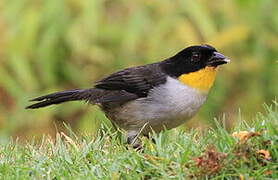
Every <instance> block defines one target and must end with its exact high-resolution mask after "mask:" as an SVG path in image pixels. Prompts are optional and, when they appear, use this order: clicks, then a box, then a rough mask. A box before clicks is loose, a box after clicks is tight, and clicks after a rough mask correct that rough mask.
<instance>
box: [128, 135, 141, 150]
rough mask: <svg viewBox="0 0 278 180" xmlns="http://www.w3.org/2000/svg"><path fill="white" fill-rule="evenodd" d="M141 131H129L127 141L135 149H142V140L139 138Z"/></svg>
mask: <svg viewBox="0 0 278 180" xmlns="http://www.w3.org/2000/svg"><path fill="white" fill-rule="evenodd" d="M138 136H139V132H138V131H128V133H127V143H128V144H130V145H132V147H133V148H134V149H138V150H139V149H141V148H142V147H141V142H140V140H139V139H138Z"/></svg>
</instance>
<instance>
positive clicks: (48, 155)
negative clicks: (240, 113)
mask: <svg viewBox="0 0 278 180" xmlns="http://www.w3.org/2000/svg"><path fill="white" fill-rule="evenodd" d="M265 109H266V113H264V115H263V114H261V113H259V114H257V116H256V118H255V119H254V121H253V122H252V123H251V124H249V125H247V124H246V123H244V122H243V120H240V118H239V121H238V124H237V126H236V127H235V129H234V130H233V131H237V132H238V131H248V132H249V135H250V137H248V138H246V140H245V141H244V140H242V141H240V140H239V139H238V138H236V137H233V136H232V135H231V133H230V132H227V131H226V130H225V129H224V128H222V127H221V126H220V124H221V123H217V124H218V127H217V128H216V129H207V130H205V131H199V130H197V129H196V130H192V131H190V132H184V131H181V130H177V129H176V130H170V131H165V132H162V133H160V134H157V135H154V140H155V142H156V143H155V144H154V143H153V142H152V141H151V140H148V139H146V138H142V143H143V150H142V151H135V150H134V149H132V148H128V146H127V145H126V144H125V140H124V136H123V135H122V134H121V133H119V132H113V131H112V130H111V129H107V128H105V127H104V126H103V127H102V128H101V129H100V130H99V131H98V133H97V135H94V136H90V135H84V136H80V137H77V136H76V135H75V134H73V133H72V132H71V131H69V132H68V133H67V135H65V134H64V133H60V134H57V136H56V139H55V140H51V139H50V138H48V137H45V138H43V139H42V141H41V142H40V143H29V144H27V145H22V144H19V143H17V142H16V141H12V142H10V143H8V144H6V145H2V146H1V147H0V178H1V179H161V178H162V179H190V178H196V179H208V178H211V179H239V178H240V177H241V178H242V177H244V178H245V179H251V178H253V179H266V178H270V179H277V178H278V173H277V168H278V163H277V160H278V143H277V142H278V129H277V127H278V103H277V102H274V103H273V105H271V106H266V108H265ZM233 131H232V132H233ZM259 150H265V151H267V152H269V153H270V157H267V155H266V154H265V155H263V154H259V153H258V151H259Z"/></svg>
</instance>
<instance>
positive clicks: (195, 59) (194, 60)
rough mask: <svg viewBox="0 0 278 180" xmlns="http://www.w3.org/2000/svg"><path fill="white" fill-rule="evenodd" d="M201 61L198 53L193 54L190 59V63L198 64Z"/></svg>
mask: <svg viewBox="0 0 278 180" xmlns="http://www.w3.org/2000/svg"><path fill="white" fill-rule="evenodd" d="M200 59H201V54H200V53H198V52H193V54H192V57H191V61H192V62H198V61H200Z"/></svg>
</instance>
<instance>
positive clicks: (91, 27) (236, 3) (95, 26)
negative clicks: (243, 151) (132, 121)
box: [0, 0, 278, 141]
mask: <svg viewBox="0 0 278 180" xmlns="http://www.w3.org/2000/svg"><path fill="white" fill-rule="evenodd" d="M202 43H208V44H211V45H213V46H215V47H216V48H217V49H218V50H219V51H220V52H222V53H223V54H225V55H226V56H228V57H230V59H231V60H232V63H230V64H229V65H226V66H222V68H221V69H220V71H219V74H218V78H217V80H216V84H215V86H214V87H213V89H212V91H211V93H210V96H209V98H208V101H207V102H206V103H205V105H204V106H203V107H202V109H201V112H200V113H199V114H198V115H197V116H196V117H195V118H194V119H193V120H191V121H190V122H188V123H187V124H186V126H185V127H186V128H189V127H208V126H214V120H213V119H214V117H222V116H223V113H225V120H226V121H225V122H226V126H227V127H231V126H232V125H233V123H234V121H236V120H237V119H238V114H239V109H240V113H241V114H242V118H244V119H245V120H250V119H252V117H254V116H255V114H256V112H257V111H262V110H263V107H262V104H263V103H270V102H271V101H272V100H273V99H275V98H276V97H277V95H278V48H277V47H278V3H277V1H276V0H214V1H208V0H177V1H173V0H159V1H158V0H132V1H130V0H2V1H0V102H1V103H0V139H1V141H5V140H8V139H9V137H10V136H13V137H19V138H20V139H30V137H33V136H36V137H39V136H41V135H42V134H45V133H47V134H51V135H54V134H55V133H56V132H57V131H59V130H62V129H63V125H62V124H63V122H65V123H67V124H70V126H71V127H72V128H73V130H75V131H76V132H77V133H83V132H85V133H93V132H95V130H96V129H97V128H98V127H99V125H100V123H101V122H104V123H109V121H107V119H105V117H104V115H103V114H102V113H101V112H100V111H99V109H98V108H97V107H94V106H88V105H86V104H84V103H78V102H73V103H67V104H64V105H59V106H52V107H49V108H45V109H40V110H34V111H30V110H25V109H24V107H25V106H26V105H28V104H29V102H28V99H30V98H34V97H36V96H39V95H42V94H45V93H50V92H53V91H59V90H65V89H71V88H85V87H89V86H91V85H92V84H93V82H94V81H95V80H98V79H100V78H102V77H104V76H105V75H107V74H109V73H112V72H115V71H117V70H120V69H121V68H125V67H130V66H134V65H142V64H145V63H151V62H155V61H159V60H162V59H164V58H167V57H169V56H172V55H174V54H175V53H176V52H178V51H180V50H181V49H183V48H185V47H187V46H189V45H193V44H202Z"/></svg>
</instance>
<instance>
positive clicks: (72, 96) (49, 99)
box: [26, 88, 95, 109]
mask: <svg viewBox="0 0 278 180" xmlns="http://www.w3.org/2000/svg"><path fill="white" fill-rule="evenodd" d="M94 90H95V89H94V88H92V89H84V90H83V89H76V90H68V91H62V92H56V93H52V94H48V95H45V96H41V97H37V98H35V99H32V100H30V101H39V102H37V103H35V104H32V105H30V106H27V107H26V109H36V108H41V107H45V106H49V105H52V104H60V103H63V102H67V101H78V100H85V101H90V100H91V97H92V95H93V94H94Z"/></svg>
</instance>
